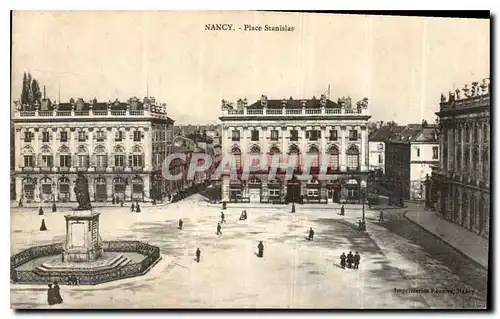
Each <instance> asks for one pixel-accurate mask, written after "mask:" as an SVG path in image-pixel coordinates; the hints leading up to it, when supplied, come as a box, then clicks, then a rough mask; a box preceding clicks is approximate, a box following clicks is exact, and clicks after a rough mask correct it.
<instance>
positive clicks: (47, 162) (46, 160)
mask: <svg viewBox="0 0 500 319" xmlns="http://www.w3.org/2000/svg"><path fill="white" fill-rule="evenodd" d="M42 167H52V155H42Z"/></svg>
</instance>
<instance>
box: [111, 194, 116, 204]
mask: <svg viewBox="0 0 500 319" xmlns="http://www.w3.org/2000/svg"><path fill="white" fill-rule="evenodd" d="M111 203H112V204H113V205H114V204H115V203H116V201H115V195H113V199H112V200H111Z"/></svg>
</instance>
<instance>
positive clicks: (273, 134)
mask: <svg viewBox="0 0 500 319" xmlns="http://www.w3.org/2000/svg"><path fill="white" fill-rule="evenodd" d="M278 138H279V133H278V130H271V141H277V140H278Z"/></svg>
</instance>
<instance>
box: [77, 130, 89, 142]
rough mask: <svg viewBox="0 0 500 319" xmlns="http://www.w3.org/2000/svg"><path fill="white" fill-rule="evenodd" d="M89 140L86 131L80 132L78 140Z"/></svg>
mask: <svg viewBox="0 0 500 319" xmlns="http://www.w3.org/2000/svg"><path fill="white" fill-rule="evenodd" d="M86 140H87V135H86V134H85V132H84V131H80V132H78V142H85V141H86Z"/></svg>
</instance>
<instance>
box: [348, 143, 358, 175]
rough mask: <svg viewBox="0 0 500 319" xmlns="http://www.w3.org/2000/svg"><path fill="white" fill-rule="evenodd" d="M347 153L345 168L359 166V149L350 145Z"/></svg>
mask: <svg viewBox="0 0 500 319" xmlns="http://www.w3.org/2000/svg"><path fill="white" fill-rule="evenodd" d="M346 154H347V169H348V170H357V169H358V167H359V150H358V147H357V146H356V145H351V146H350V147H349V149H348V150H347V152H346Z"/></svg>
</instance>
